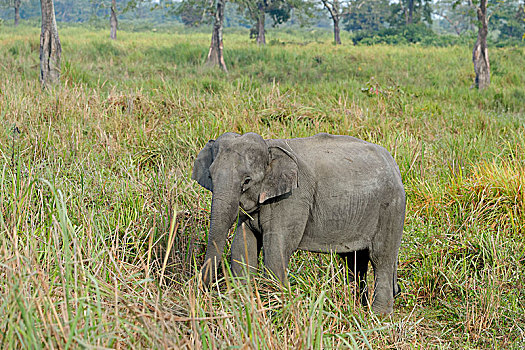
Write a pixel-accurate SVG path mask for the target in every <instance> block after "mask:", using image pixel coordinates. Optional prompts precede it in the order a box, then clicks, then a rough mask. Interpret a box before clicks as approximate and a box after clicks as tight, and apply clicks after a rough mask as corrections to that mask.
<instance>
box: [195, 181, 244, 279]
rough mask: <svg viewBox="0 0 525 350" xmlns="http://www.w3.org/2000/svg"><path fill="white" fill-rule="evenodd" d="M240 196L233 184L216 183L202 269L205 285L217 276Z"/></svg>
mask: <svg viewBox="0 0 525 350" xmlns="http://www.w3.org/2000/svg"><path fill="white" fill-rule="evenodd" d="M239 198H240V193H238V191H235V189H234V186H233V185H232V184H229V185H226V186H216V185H215V184H214V189H213V197H212V203H211V216H210V230H209V233H208V247H207V249H206V257H205V260H204V265H203V267H202V271H201V276H202V282H203V284H204V285H209V284H210V283H211V282H213V281H214V280H215V278H216V271H217V268H218V266H219V263H220V262H221V259H222V254H223V252H224V245H225V244H226V237H227V234H228V230H229V229H230V228H231V227H232V225H233V223H234V222H235V219H236V218H237V215H238V211H239Z"/></svg>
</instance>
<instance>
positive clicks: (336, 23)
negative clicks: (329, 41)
mask: <svg viewBox="0 0 525 350" xmlns="http://www.w3.org/2000/svg"><path fill="white" fill-rule="evenodd" d="M334 42H335V44H336V45H341V29H340V28H339V17H338V18H337V19H335V18H334Z"/></svg>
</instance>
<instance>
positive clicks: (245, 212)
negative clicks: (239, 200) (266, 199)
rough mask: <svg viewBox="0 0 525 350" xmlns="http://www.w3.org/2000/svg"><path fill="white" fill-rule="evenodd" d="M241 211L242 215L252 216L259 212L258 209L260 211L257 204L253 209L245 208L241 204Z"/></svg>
mask: <svg viewBox="0 0 525 350" xmlns="http://www.w3.org/2000/svg"><path fill="white" fill-rule="evenodd" d="M239 209H240V210H241V212H242V213H244V214H246V215H248V216H250V214H253V213H254V212H255V211H257V209H259V205H258V204H257V203H256V204H254V205H253V206H251V207H248V208H244V207H243V206H242V205H241V204H239Z"/></svg>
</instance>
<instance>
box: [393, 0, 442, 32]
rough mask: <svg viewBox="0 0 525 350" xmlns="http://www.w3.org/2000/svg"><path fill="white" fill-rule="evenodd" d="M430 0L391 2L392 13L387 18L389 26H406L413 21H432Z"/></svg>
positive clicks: (429, 22)
mask: <svg viewBox="0 0 525 350" xmlns="http://www.w3.org/2000/svg"><path fill="white" fill-rule="evenodd" d="M431 4H432V1H431V0H400V1H399V2H397V3H394V4H392V6H391V8H392V15H391V16H390V18H389V19H388V22H389V24H390V25H391V26H394V27H399V26H403V25H405V26H407V25H411V24H415V23H420V22H425V23H428V24H431V23H432V6H431Z"/></svg>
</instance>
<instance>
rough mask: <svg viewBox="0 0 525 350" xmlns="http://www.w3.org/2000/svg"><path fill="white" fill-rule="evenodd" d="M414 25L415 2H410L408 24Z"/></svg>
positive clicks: (409, 0)
mask: <svg viewBox="0 0 525 350" xmlns="http://www.w3.org/2000/svg"><path fill="white" fill-rule="evenodd" d="M412 23H414V0H408V18H407V24H412Z"/></svg>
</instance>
